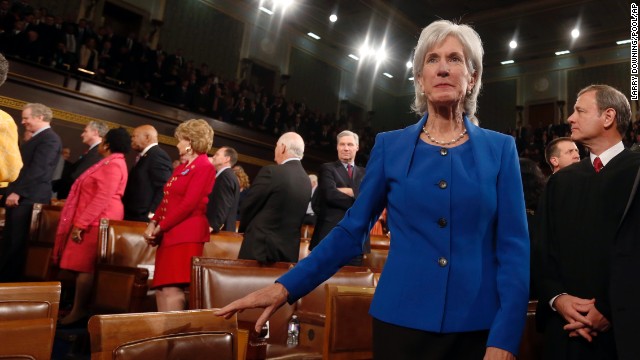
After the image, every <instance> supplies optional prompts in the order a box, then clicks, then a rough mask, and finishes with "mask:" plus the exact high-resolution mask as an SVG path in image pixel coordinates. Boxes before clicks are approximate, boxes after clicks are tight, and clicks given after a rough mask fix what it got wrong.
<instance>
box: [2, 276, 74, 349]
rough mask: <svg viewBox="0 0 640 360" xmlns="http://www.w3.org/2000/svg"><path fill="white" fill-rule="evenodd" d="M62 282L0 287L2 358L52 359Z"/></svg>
mask: <svg viewBox="0 0 640 360" xmlns="http://www.w3.org/2000/svg"><path fill="white" fill-rule="evenodd" d="M60 291H61V286H60V283H59V282H43V283H3V284H0V358H21V359H49V358H50V357H51V351H52V349H53V337H54V333H55V328H56V321H57V319H58V310H59V307H60Z"/></svg>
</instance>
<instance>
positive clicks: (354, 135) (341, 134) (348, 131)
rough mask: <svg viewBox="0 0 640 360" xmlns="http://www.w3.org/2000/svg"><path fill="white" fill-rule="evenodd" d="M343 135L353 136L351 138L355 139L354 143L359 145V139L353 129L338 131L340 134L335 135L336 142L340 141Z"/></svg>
mask: <svg viewBox="0 0 640 360" xmlns="http://www.w3.org/2000/svg"><path fill="white" fill-rule="evenodd" d="M345 136H353V139H354V140H355V141H356V145H358V146H360V139H359V138H358V134H356V133H354V132H353V131H350V130H343V131H341V132H340V134H338V136H336V139H337V140H338V142H340V139H341V138H343V137H345Z"/></svg>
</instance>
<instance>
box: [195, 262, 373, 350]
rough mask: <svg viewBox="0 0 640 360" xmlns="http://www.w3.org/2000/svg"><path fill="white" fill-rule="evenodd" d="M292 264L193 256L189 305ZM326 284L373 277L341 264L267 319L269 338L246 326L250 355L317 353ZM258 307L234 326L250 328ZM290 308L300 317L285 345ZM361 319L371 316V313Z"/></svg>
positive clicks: (369, 282)
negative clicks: (291, 342)
mask: <svg viewBox="0 0 640 360" xmlns="http://www.w3.org/2000/svg"><path fill="white" fill-rule="evenodd" d="M292 265H293V264H290V263H275V264H270V265H264V264H260V263H258V262H257V261H253V260H229V259H214V258H204V257H201V258H198V257H196V258H194V259H193V266H192V273H191V286H190V301H189V304H190V307H191V308H192V309H200V308H216V307H222V306H224V305H226V304H228V303H230V302H231V301H233V300H235V299H238V298H240V297H242V296H245V295H247V294H249V293H250V292H252V291H255V290H258V289H260V288H263V287H265V286H268V285H270V284H273V283H274V282H275V280H276V279H278V278H279V277H280V276H282V275H283V274H284V273H285V272H287V271H288V270H289V268H290V267H291V266H292ZM325 285H340V286H347V285H348V286H358V287H374V286H375V277H374V274H373V272H371V270H370V269H367V268H362V267H345V268H343V269H341V270H340V271H339V272H338V273H336V274H335V275H334V276H332V277H331V278H330V279H329V280H327V281H326V282H325V283H324V284H322V285H320V286H318V287H317V288H316V289H315V290H313V291H312V292H311V293H309V294H307V295H306V296H304V297H303V298H301V299H299V300H298V301H297V302H296V303H294V304H285V305H283V306H282V307H281V308H280V309H278V310H277V311H276V312H275V313H274V314H273V315H272V316H271V318H270V320H269V339H268V341H267V342H261V341H257V340H255V339H256V338H257V337H258V334H255V332H253V331H252V332H251V334H252V335H251V336H250V345H251V343H252V342H251V339H254V341H253V346H249V350H248V355H249V358H251V359H263V358H266V359H277V358H283V357H290V356H300V357H302V356H304V357H305V358H309V359H313V358H318V359H319V358H322V354H323V348H324V345H325V341H324V338H325V336H326V334H327V333H326V331H325V319H326V289H325ZM261 312H262V310H260V309H254V310H245V311H244V312H242V313H241V314H239V315H238V323H239V326H241V327H244V328H246V329H249V330H251V329H252V328H253V325H254V324H255V322H256V321H257V319H258V317H259V316H260V314H261ZM293 314H297V316H298V318H299V320H300V345H299V346H297V347H293V348H292V347H288V346H287V345H286V339H287V332H286V329H287V323H288V322H289V320H290V319H291V317H292V315H293ZM363 321H366V322H369V323H370V322H371V320H370V318H368V319H367V318H363Z"/></svg>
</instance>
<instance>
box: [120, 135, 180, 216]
mask: <svg viewBox="0 0 640 360" xmlns="http://www.w3.org/2000/svg"><path fill="white" fill-rule="evenodd" d="M131 148H132V149H133V150H135V151H138V152H139V153H140V154H139V155H138V156H137V157H136V163H135V164H134V165H133V167H132V168H131V170H130V171H129V180H128V181H127V188H126V190H125V192H124V196H123V197H122V203H123V204H124V219H125V220H134V221H145V222H147V221H149V218H150V217H151V216H152V214H153V213H154V212H155V211H156V208H157V207H158V204H159V203H160V200H161V199H162V188H163V187H164V184H165V183H166V182H167V180H168V179H169V177H170V176H171V172H172V170H173V168H172V166H171V159H170V158H169V155H168V154H167V153H166V151H164V150H162V149H161V148H160V146H158V132H157V131H156V129H155V128H154V127H153V126H151V125H142V126H138V127H137V128H135V129H134V130H133V135H131Z"/></svg>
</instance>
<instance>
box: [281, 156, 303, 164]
mask: <svg viewBox="0 0 640 360" xmlns="http://www.w3.org/2000/svg"><path fill="white" fill-rule="evenodd" d="M293 160H297V161H300V159H298V158H297V157H292V158H288V159H287V160H284V161H283V162H282V164H286V163H288V162H289V161H293ZM282 164H280V165H282Z"/></svg>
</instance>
